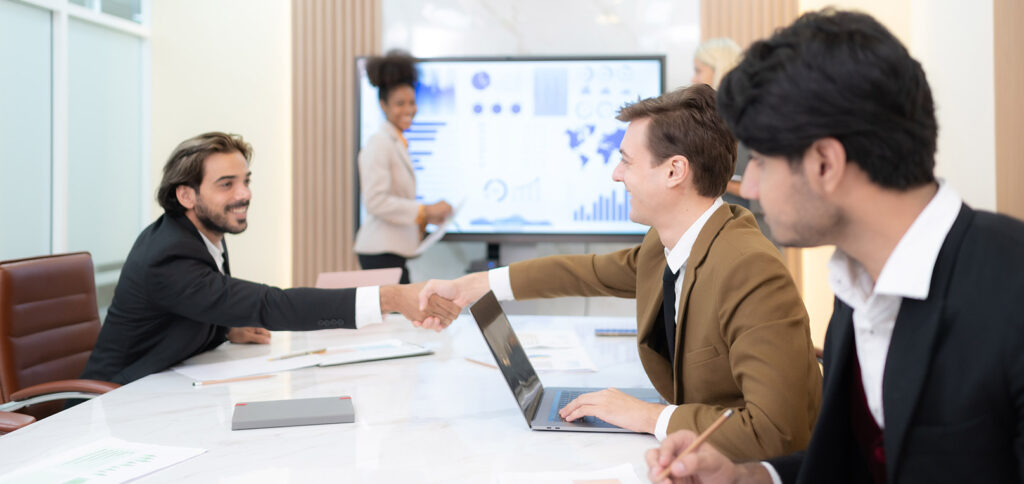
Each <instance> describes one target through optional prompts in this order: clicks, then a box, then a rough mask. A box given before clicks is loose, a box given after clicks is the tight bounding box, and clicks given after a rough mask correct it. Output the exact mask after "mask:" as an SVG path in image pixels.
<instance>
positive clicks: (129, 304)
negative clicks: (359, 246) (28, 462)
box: [82, 214, 355, 384]
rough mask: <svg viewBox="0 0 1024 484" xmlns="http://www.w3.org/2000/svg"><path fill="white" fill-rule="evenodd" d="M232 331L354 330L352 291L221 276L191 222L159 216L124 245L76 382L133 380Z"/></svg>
mask: <svg viewBox="0 0 1024 484" xmlns="http://www.w3.org/2000/svg"><path fill="white" fill-rule="evenodd" d="M225 247H226V245H225ZM226 254H227V252H226V249H225V264H224V265H225V272H228V271H227V262H226V261H227V259H226ZM233 326H262V327H264V328H267V329H270V330H290V331H308V330H314V329H327V328H355V290H354V289H335V290H327V289H311V288H296V289H284V290H282V289H278V288H275V287H271V286H267V285H264V284H257V283H254V282H249V281H243V280H241V279H235V278H232V277H231V276H230V275H224V274H221V273H220V271H219V270H218V269H217V265H216V263H215V262H214V260H213V257H211V256H210V252H209V251H208V250H207V249H206V245H205V243H204V242H203V240H202V238H201V237H200V235H199V231H198V230H197V229H196V227H195V226H194V225H193V224H192V222H191V221H189V219H188V218H186V217H185V216H184V215H177V216H171V215H166V214H165V215H163V216H161V217H160V218H159V219H157V220H156V222H153V224H151V225H150V226H149V227H146V229H145V230H143V231H142V233H141V234H140V235H139V238H138V239H136V241H135V245H134V246H132V250H131V252H130V253H129V254H128V259H127V260H126V261H125V264H124V267H123V268H122V269H121V277H120V279H119V280H118V283H117V288H116V289H115V291H114V300H113V302H112V303H111V305H110V309H109V310H108V312H107V318H106V321H105V322H104V324H103V328H102V329H101V330H100V335H99V339H98V340H97V341H96V346H95V348H94V349H93V351H92V355H91V356H90V357H89V361H88V363H86V366H85V371H84V372H83V373H82V378H90V379H95V380H104V381H110V382H114V383H122V384H123V383H128V382H131V381H134V380H137V379H139V378H142V377H144V376H146V375H149V374H150V373H156V372H159V371H163V370H165V369H167V368H170V367H171V366H173V365H175V364H177V363H179V362H181V361H182V360H184V359H186V358H189V357H191V356H193V355H196V354H198V353H201V352H203V351H207V350H210V349H213V348H215V347H217V346H218V345H220V344H221V343H223V342H224V341H225V340H226V335H227V331H228V328H229V327H233Z"/></svg>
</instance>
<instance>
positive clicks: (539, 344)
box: [516, 329, 597, 371]
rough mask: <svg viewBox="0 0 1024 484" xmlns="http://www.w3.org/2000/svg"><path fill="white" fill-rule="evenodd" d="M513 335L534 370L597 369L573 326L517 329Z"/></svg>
mask: <svg viewBox="0 0 1024 484" xmlns="http://www.w3.org/2000/svg"><path fill="white" fill-rule="evenodd" d="M516 336H517V337H518V338H519V342H520V343H521V344H522V345H523V349H524V350H526V356H528V357H529V358H530V363H532V364H533V367H534V368H535V369H537V371H597V367H596V366H594V362H593V361H592V360H591V359H590V355H589V354H587V351H586V350H585V349H584V348H583V344H582V343H581V342H580V338H579V336H577V335H576V332H575V331H573V330H569V329H539V330H527V331H517V332H516Z"/></svg>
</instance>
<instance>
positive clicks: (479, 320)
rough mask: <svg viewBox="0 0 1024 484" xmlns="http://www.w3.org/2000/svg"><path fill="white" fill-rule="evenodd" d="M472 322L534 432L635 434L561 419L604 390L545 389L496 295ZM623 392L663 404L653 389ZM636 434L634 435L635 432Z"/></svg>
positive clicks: (596, 422) (476, 306)
mask: <svg viewBox="0 0 1024 484" xmlns="http://www.w3.org/2000/svg"><path fill="white" fill-rule="evenodd" d="M470 312H471V313H473V319H476V324H477V325H478V326H480V332H482V333H483V335H484V340H485V341H487V346H489V347H490V348H491V353H492V354H494V360H495V361H496V362H497V363H498V368H499V369H500V370H501V373H502V374H503V375H504V376H505V381H506V382H508V386H509V388H510V389H511V390H512V395H513V396H514V397H515V399H516V402H517V403H519V408H520V409H521V410H522V411H523V416H524V417H526V423H527V425H529V426H530V428H531V429H533V430H563V431H574V432H633V431H632V430H627V429H624V428H621V427H616V426H614V425H612V424H610V423H608V422H605V421H603V420H600V419H597V418H594V417H586V418H582V419H578V420H576V421H575V422H567V421H565V420H563V419H562V417H560V416H559V415H558V410H559V409H561V408H562V407H564V406H565V405H567V404H568V403H569V402H571V401H573V399H575V398H576V397H577V396H579V395H580V394H583V393H589V392H596V391H598V390H603V388H566V387H559V388H544V386H543V385H541V383H540V378H539V377H538V376H537V372H536V371H534V369H533V365H531V364H530V360H529V358H527V356H526V351H525V350H523V346H522V345H521V344H520V343H519V338H517V337H516V333H515V332H514V331H513V330H512V325H511V324H509V322H508V317H506V316H505V312H504V311H502V309H501V305H500V304H498V299H497V298H495V297H494V293H493V292H490V291H488V292H487V294H485V295H484V296H483V297H481V298H480V299H479V300H478V301H477V302H475V303H473V305H472V306H471V307H470ZM620 390H621V391H622V392H624V393H627V394H629V395H632V396H634V397H636V398H639V399H641V400H644V401H648V402H655V403H664V402H663V400H662V399H661V396H660V395H659V394H658V392H657V391H656V390H654V389H653V388H621V389H620ZM633 433H635V432H633Z"/></svg>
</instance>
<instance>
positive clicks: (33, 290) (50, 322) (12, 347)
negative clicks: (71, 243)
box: [0, 252, 119, 423]
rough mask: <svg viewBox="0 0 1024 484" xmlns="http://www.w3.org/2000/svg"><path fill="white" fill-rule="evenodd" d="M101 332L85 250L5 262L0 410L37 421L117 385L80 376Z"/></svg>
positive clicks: (1, 269) (0, 281) (1, 271)
mask: <svg viewBox="0 0 1024 484" xmlns="http://www.w3.org/2000/svg"><path fill="white" fill-rule="evenodd" d="M99 332H100V319H99V311H98V310H97V308H96V282H95V275H94V273H93V268H92V258H91V257H90V256H89V253H88V252H77V253H73V254H60V255H50V256H42V257H33V258H29V259H18V260H10V261H4V262H0V412H10V411H14V410H17V411H19V412H20V413H23V414H27V415H31V416H33V417H35V418H37V419H39V418H43V417H46V416H49V415H51V414H54V413H56V412H59V411H60V410H61V409H62V408H63V406H64V400H65V399H68V398H92V397H94V396H96V395H99V394H102V393H106V392H107V391H110V390H112V389H114V388H117V387H118V386H119V385H117V384H114V383H109V382H101V381H95V380H80V379H78V376H79V375H81V374H82V370H83V369H84V368H85V362H86V361H87V360H88V359H89V354H90V353H91V352H92V348H93V346H94V345H95V344H96V338H97V336H99ZM14 419H15V420H17V417H14ZM22 422H23V423H24V421H23V420H22Z"/></svg>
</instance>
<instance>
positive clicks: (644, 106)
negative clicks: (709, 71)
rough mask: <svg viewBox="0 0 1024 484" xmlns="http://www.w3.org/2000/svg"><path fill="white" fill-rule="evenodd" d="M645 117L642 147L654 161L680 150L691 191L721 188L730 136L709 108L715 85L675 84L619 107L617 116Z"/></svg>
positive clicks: (728, 165)
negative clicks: (687, 166) (672, 88)
mask: <svg viewBox="0 0 1024 484" xmlns="http://www.w3.org/2000/svg"><path fill="white" fill-rule="evenodd" d="M643 118H650V120H651V123H650V124H649V125H648V126H647V149H649V150H651V154H652V155H654V160H655V161H654V164H655V166H657V165H660V164H662V163H664V162H665V161H666V160H668V159H669V158H671V157H673V156H676V155H682V156H685V157H686V159H687V160H689V162H690V169H691V170H693V184H694V186H695V187H696V188H697V193H699V194H700V195H701V196H705V197H718V196H721V195H722V194H723V193H725V189H726V187H727V186H728V185H729V179H730V178H732V173H733V170H735V168H736V140H735V139H734V138H733V137H732V134H731V133H729V127H728V126H726V124H725V121H724V120H722V117H721V116H719V115H718V111H717V110H716V109H715V90H714V89H712V88H711V87H710V86H708V85H707V84H697V85H693V86H690V87H687V88H684V89H676V90H675V91H672V92H667V93H665V94H662V95H661V96H658V97H654V98H650V99H644V100H642V101H638V102H636V103H633V104H630V105H627V106H625V107H623V108H622V109H620V110H619V115H618V116H617V117H616V119H618V120H619V121H626V122H629V121H633V120H635V119H643Z"/></svg>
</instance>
